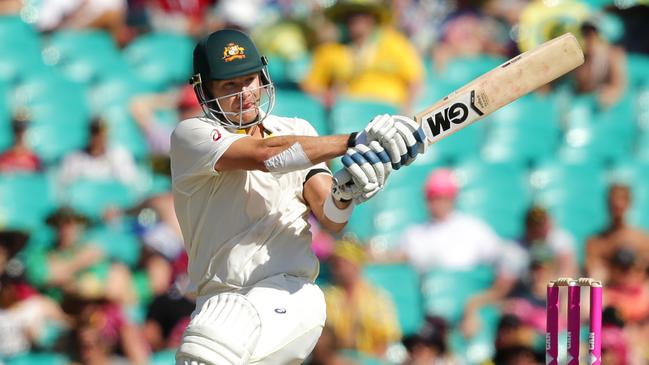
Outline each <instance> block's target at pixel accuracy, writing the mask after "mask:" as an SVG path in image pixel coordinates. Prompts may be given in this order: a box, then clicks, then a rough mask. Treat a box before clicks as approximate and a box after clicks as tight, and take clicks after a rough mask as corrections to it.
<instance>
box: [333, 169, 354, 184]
mask: <svg viewBox="0 0 649 365" xmlns="http://www.w3.org/2000/svg"><path fill="white" fill-rule="evenodd" d="M334 179H335V180H336V182H335V183H336V184H339V185H351V184H352V183H353V181H352V175H351V174H350V173H349V171H347V170H345V169H340V170H338V171H336V173H335V174H334Z"/></svg>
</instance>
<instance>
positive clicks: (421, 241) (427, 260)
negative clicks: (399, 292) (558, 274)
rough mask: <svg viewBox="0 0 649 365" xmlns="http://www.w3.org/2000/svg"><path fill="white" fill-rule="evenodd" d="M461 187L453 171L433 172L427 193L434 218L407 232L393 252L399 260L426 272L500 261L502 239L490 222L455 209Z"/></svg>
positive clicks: (431, 214) (428, 181) (473, 266)
mask: <svg viewBox="0 0 649 365" xmlns="http://www.w3.org/2000/svg"><path fill="white" fill-rule="evenodd" d="M458 190H459V189H458V184H457V181H456V178H455V176H454V174H453V172H452V171H451V170H448V169H437V170H435V171H433V172H432V173H431V174H430V175H429V177H428V178H427V180H426V183H425V185H424V194H425V197H426V202H427V207H428V211H429V214H430V220H429V221H428V222H426V223H424V224H421V225H416V226H413V227H411V228H408V229H407V230H406V231H405V233H404V235H403V237H402V238H401V241H400V244H399V248H398V252H397V253H393V255H394V256H396V258H397V259H399V260H406V261H407V262H409V263H410V264H411V265H412V266H413V267H414V268H415V269H416V270H417V271H418V272H420V273H422V274H423V273H426V272H427V271H429V270H430V269H433V268H444V269H450V270H470V269H472V268H475V267H476V266H480V265H493V264H495V263H496V262H497V259H498V257H499V255H500V248H501V245H502V240H501V239H500V237H498V235H497V234H496V232H494V230H493V229H492V228H491V227H490V226H489V225H488V224H487V223H485V222H483V221H482V220H480V219H479V218H477V217H474V216H471V215H469V214H466V213H462V212H459V211H457V210H455V199H456V197H457V195H458Z"/></svg>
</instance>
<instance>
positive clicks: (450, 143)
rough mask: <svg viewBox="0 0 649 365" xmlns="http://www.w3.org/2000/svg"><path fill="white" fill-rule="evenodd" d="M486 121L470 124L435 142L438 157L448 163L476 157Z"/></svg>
mask: <svg viewBox="0 0 649 365" xmlns="http://www.w3.org/2000/svg"><path fill="white" fill-rule="evenodd" d="M485 122H486V123H488V122H487V121H485ZM486 123H477V124H473V125H470V126H468V127H466V128H464V129H462V130H461V131H458V132H456V133H455V134H453V137H451V138H445V139H443V140H441V141H439V142H437V143H435V145H434V146H435V147H434V148H435V150H436V152H437V155H438V157H439V159H441V160H443V161H444V162H445V163H448V164H459V163H462V161H465V160H469V159H473V158H476V157H478V156H479V154H480V147H481V146H482V144H483V142H484V135H485V127H484V126H485V124H486Z"/></svg>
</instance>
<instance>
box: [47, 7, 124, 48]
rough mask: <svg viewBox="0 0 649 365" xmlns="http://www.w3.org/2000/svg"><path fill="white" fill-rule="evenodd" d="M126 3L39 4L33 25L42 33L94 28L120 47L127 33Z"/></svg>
mask: <svg viewBox="0 0 649 365" xmlns="http://www.w3.org/2000/svg"><path fill="white" fill-rule="evenodd" d="M126 5H127V0H43V1H42V2H40V3H39V5H38V12H37V14H38V15H37V20H36V25H37V27H38V29H39V30H41V31H43V32H51V31H55V30H58V29H64V28H71V29H82V28H96V29H102V30H105V31H107V32H110V33H111V34H112V36H113V39H115V41H116V42H117V43H118V44H120V45H123V44H124V43H125V40H126V39H125V38H124V37H125V36H126V33H127V27H126V10H127V6H126Z"/></svg>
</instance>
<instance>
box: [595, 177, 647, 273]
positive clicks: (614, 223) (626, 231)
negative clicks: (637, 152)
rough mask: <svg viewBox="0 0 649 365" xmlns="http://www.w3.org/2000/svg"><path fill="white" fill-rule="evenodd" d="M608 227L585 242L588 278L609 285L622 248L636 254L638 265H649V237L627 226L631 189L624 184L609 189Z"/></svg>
mask: <svg viewBox="0 0 649 365" xmlns="http://www.w3.org/2000/svg"><path fill="white" fill-rule="evenodd" d="M607 202H608V214H609V223H608V227H606V228H605V229H604V231H603V232H601V233H599V234H597V235H594V236H592V237H590V238H588V240H587V242H586V259H585V270H586V274H587V275H588V276H589V277H592V278H597V279H599V280H602V281H603V282H607V281H608V278H609V275H610V266H609V264H610V263H611V262H612V261H611V259H612V258H613V255H614V253H615V252H616V251H617V250H618V249H620V248H623V247H626V248H630V249H631V250H633V251H634V252H635V253H636V255H637V256H638V257H637V260H638V263H639V265H644V266H646V265H647V263H649V235H648V234H647V233H646V232H644V231H642V230H640V229H638V228H635V227H632V226H631V225H629V224H628V222H627V220H626V214H627V212H628V210H629V208H630V207H631V203H632V196H631V189H630V188H629V187H628V186H626V185H622V184H617V183H616V184H612V185H611V186H609V189H608V198H607Z"/></svg>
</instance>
